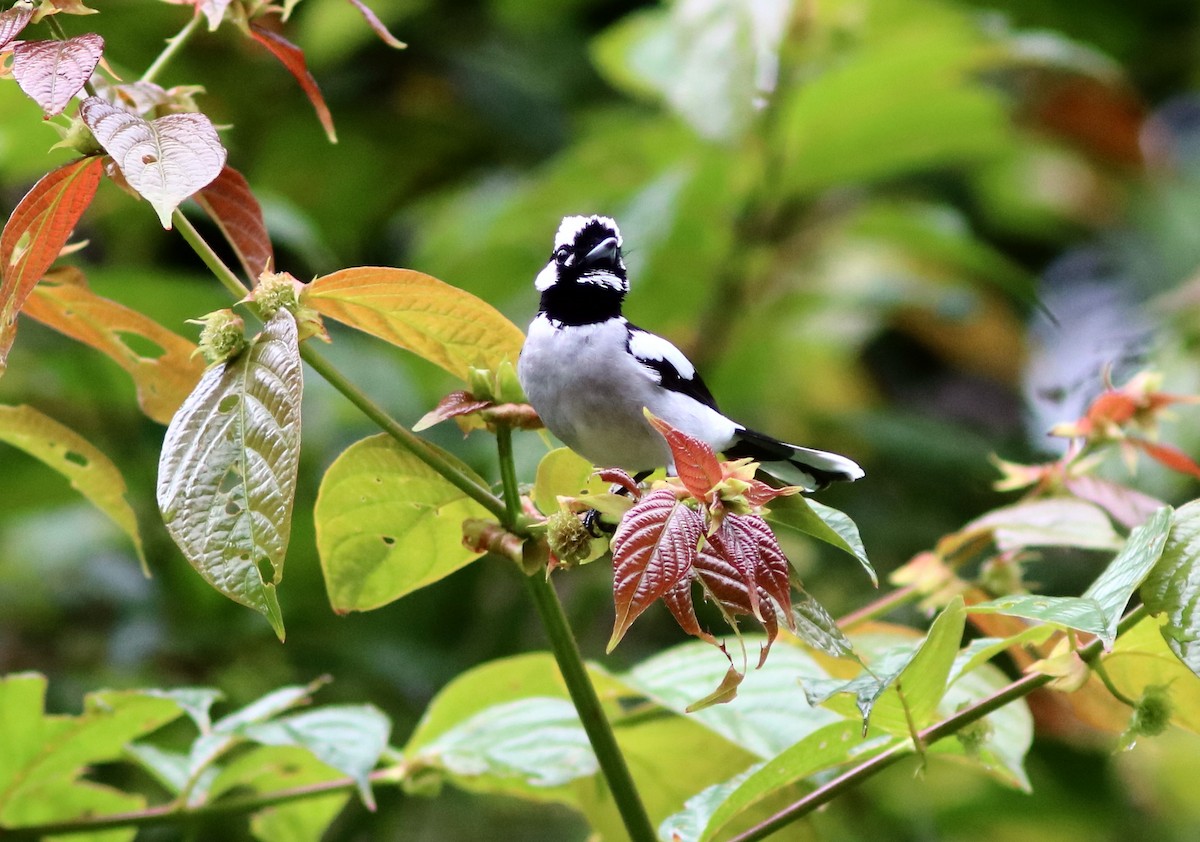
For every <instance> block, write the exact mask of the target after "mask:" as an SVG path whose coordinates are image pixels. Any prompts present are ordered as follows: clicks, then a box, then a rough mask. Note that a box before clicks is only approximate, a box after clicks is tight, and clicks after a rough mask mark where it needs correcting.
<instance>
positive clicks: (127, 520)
mask: <svg viewBox="0 0 1200 842" xmlns="http://www.w3.org/2000/svg"><path fill="white" fill-rule="evenodd" d="M0 441H4V442H7V443H8V444H11V445H12V446H14V447H18V448H20V449H21V450H24V451H25V452H26V453H28V454H29V455H30V456H34V457H36V458H38V459H40V460H41V461H43V462H45V463H46V464H47V465H49V466H50V467H51V468H53V469H54V470H56V471H58V472H59V473H60V474H62V475H63V476H65V477H66V478H67V479H68V480H70V482H71V487H72V488H74V489H75V490H76V491H78V492H79V493H80V494H82V495H83V496H84V497H86V498H87V499H88V500H89V501H91V503H92V504H93V505H95V506H96V508H98V509H99V510H100V511H102V512H104V514H106V515H107V516H108V517H109V519H110V520H112V522H113V523H115V524H116V525H117V526H119V527H120V528H121V531H122V532H124V533H125V534H126V535H128V536H129V538H130V540H131V541H133V546H134V548H135V549H136V550H137V554H138V558H139V559H142V567H143V570H145V564H146V562H145V557H144V556H143V554H142V540H141V537H140V535H139V534H138V526H137V516H136V515H135V514H134V512H133V507H131V506H130V505H129V501H128V500H126V499H125V491H126V488H125V480H124V478H122V476H121V472H120V471H118V470H117V466H116V465H114V464H113V463H112V461H111V460H109V458H108V457H107V456H105V455H104V454H103V453H102V452H101V451H100V450H99V449H98V448H96V447H95V446H94V445H92V444H91V443H90V442H88V441H87V440H85V439H84V438H83V437H82V436H80V435H79V434H78V433H76V432H75V431H74V430H71V429H70V428H68V427H65V426H63V425H62V424H60V423H58V422H57V421H55V420H54V419H53V418H50V417H48V416H46V415H43V414H42V413H40V412H38V411H37V410H36V409H34V408H33V407H29V406H0Z"/></svg>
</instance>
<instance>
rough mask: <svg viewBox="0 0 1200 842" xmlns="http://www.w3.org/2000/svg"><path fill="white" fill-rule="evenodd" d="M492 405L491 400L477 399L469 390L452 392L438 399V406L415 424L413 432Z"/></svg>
mask: <svg viewBox="0 0 1200 842" xmlns="http://www.w3.org/2000/svg"><path fill="white" fill-rule="evenodd" d="M491 405H492V402H491V401H481V400H477V399H476V398H475V396H474V395H472V394H471V393H470V392H467V391H461V390H460V391H458V392H451V393H450V394H448V395H446V397H444V398H442V399H441V400H440V401H438V405H437V406H435V407H434V408H433V409H431V410H429V412H426V413H425V414H424V415H422V416H421V420H419V421H418V422H417V423H416V424H413V432H415V433H419V432H421V431H422V430H428V429H429V428H430V427H432V426H433V425H434V424H440V423H441V422H443V421H448V420H449V419H451V418H458V417H459V416H462V415H470V414H471V413H473V412H478V411H479V410H481V409H484V408H485V407H489V406H491Z"/></svg>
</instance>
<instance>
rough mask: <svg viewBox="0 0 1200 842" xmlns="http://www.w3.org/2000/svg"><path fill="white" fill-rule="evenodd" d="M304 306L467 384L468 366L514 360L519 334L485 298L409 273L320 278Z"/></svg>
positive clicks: (371, 269)
mask: <svg viewBox="0 0 1200 842" xmlns="http://www.w3.org/2000/svg"><path fill="white" fill-rule="evenodd" d="M300 299H301V303H302V304H304V305H305V306H308V307H312V308H313V309H314V310H316V311H317V312H318V313H320V314H321V315H323V316H328V317H329V318H331V319H337V320H338V321H340V322H343V323H345V324H348V325H350V326H351V327H354V328H357V329H359V330H362V331H365V332H366V333H369V334H371V335H372V336H376V337H378V338H380V339H383V340H384V341H386V342H391V343H392V344H394V345H399V346H400V347H401V348H405V349H407V350H409V351H412V352H413V353H414V354H417V355H418V356H420V357H423V358H425V359H427V360H429V361H430V362H431V363H434V364H436V365H439V366H441V367H442V368H444V369H446V371H448V372H450V373H451V374H453V375H455V376H456V377H458V378H459V379H461V380H463V381H466V379H467V377H468V375H469V373H470V369H471V368H472V367H474V368H486V369H491V370H493V371H494V370H496V369H497V368H498V367H499V365H500V363H501V362H502V361H504V360H506V359H507V360H509V361H510V362H515V361H516V359H517V357H518V356H519V355H520V353H521V345H522V344H523V343H524V341H525V337H524V334H523V333H522V332H521V329H520V328H518V327H517V326H516V325H514V324H513V323H512V322H510V321H509V320H508V319H506V318H505V317H504V316H502V315H501V314H500V312H499V311H498V310H496V308H494V307H492V305H490V304H488V303H487V302H486V301H484V300H482V299H480V298H477V297H475V296H474V295H472V294H471V293H469V292H466V291H465V290H461V289H458V288H457V287H453V286H451V285H450V284H447V283H443V282H442V281H439V280H438V279H437V278H433V277H430V276H429V275H425V274H422V273H420V272H414V271H412V270H410V269H391V268H386V267H378V266H360V267H357V268H354V269H343V270H341V271H340V272H334V273H333V274H332V275H324V276H322V277H320V278H317V279H316V280H315V281H313V282H312V283H310V284H309V285H308V286H307V287H305V289H304V292H303V293H302V294H301V297H300Z"/></svg>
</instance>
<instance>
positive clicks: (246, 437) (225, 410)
mask: <svg viewBox="0 0 1200 842" xmlns="http://www.w3.org/2000/svg"><path fill="white" fill-rule="evenodd" d="M301 390H302V381H301V369H300V349H299V346H298V343H297V337H296V320H295V319H294V318H293V317H292V314H291V313H290V312H289V311H287V310H285V309H280V310H279V311H278V312H277V313H276V314H275V315H274V316H273V317H272V318H271V320H270V322H268V323H267V326H266V328H264V330H263V332H262V333H261V334H260V335H259V336H258V338H257V339H256V340H255V341H254V343H253V344H252V345H251V346H250V347H249V348H248V349H247V350H246V351H244V352H243V353H242V354H241V355H240V356H238V357H235V358H234V359H232V360H230V361H228V362H225V363H221V364H219V365H216V366H214V367H213V368H210V369H209V370H208V371H207V372H205V374H204V376H203V377H202V378H201V380H200V384H199V385H198V386H197V387H196V389H195V391H194V392H192V394H191V396H190V397H189V398H188V399H187V401H185V402H184V404H183V406H182V407H181V408H180V410H179V412H177V413H176V414H175V417H174V418H173V419H172V420H171V424H170V426H169V427H168V428H167V435H166V439H165V440H164V442H163V450H162V456H161V458H160V459H159V463H158V505H159V509H161V511H162V513H163V519H164V520H165V521H166V524H167V530H168V531H169V532H170V533H171V537H172V538H174V539H175V543H176V544H178V545H179V548H180V550H182V552H183V554H184V557H186V558H187V560H188V561H189V562H190V563H191V564H192V566H193V567H195V568H196V570H197V571H199V573H200V575H202V576H203V577H204V578H205V579H206V580H208V582H209V583H210V584H211V585H212V586H213V587H215V588H216V589H217V590H219V591H220V592H221V593H223V594H225V595H226V596H228V597H229V598H230V599H232V600H234V601H236V602H240V603H241V604H243V605H246V606H248V607H250V608H253V609H254V610H256V611H258V612H260V613H261V614H263V615H264V616H265V617H266V618H267V620H268V621H269V622H270V623H271V627H272V628H274V629H275V633H276V634H277V635H279V637H280V639H282V638H283V617H282V615H281V613H280V610H279V601H278V598H277V597H276V595H275V587H276V585H277V584H278V583H279V581H280V579H281V578H282V577H283V562H284V556H285V555H286V554H287V545H288V537H289V535H290V534H291V526H292V503H293V500H294V497H295V493H296V469H297V465H298V462H299V458H300V395H301Z"/></svg>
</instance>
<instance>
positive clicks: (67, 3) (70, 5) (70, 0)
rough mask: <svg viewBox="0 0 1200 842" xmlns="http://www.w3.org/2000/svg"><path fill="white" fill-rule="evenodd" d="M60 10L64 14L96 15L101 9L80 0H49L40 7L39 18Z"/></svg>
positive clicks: (54, 13)
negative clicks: (86, 4) (91, 6)
mask: <svg viewBox="0 0 1200 842" xmlns="http://www.w3.org/2000/svg"><path fill="white" fill-rule="evenodd" d="M59 12H62V13H63V14H64V15H95V14H99V12H100V10H99V9H93V8H90V7H88V6H85V5H84V4H83V3H81V2H80V0H47V2H44V3H42V4H41V6H40V7H39V8H38V10H37V18H38V20H41V19H42V18H43V17H45V16H47V15H56V14H58V13H59Z"/></svg>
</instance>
